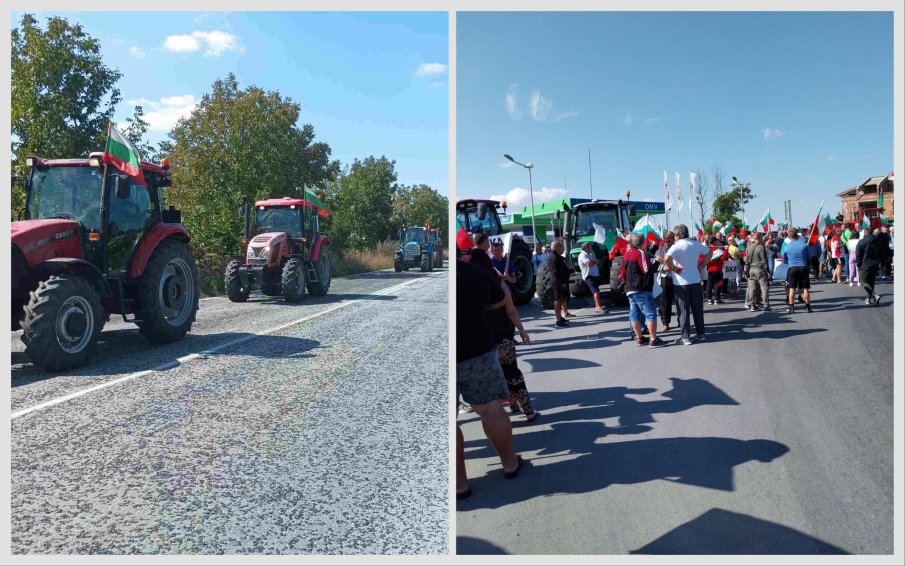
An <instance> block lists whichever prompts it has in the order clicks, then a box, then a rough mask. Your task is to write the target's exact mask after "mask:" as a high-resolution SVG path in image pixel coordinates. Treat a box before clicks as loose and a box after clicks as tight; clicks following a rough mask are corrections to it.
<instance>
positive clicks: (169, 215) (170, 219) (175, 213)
mask: <svg viewBox="0 0 905 566" xmlns="http://www.w3.org/2000/svg"><path fill="white" fill-rule="evenodd" d="M160 219H161V220H163V221H164V223H166V224H182V212H181V211H179V210H176V207H175V206H170V207H167V208H165V209H163V210H162V211H161V212H160Z"/></svg>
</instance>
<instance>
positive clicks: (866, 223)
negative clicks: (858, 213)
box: [861, 214, 870, 230]
mask: <svg viewBox="0 0 905 566" xmlns="http://www.w3.org/2000/svg"><path fill="white" fill-rule="evenodd" d="M861 227H862V228H867V229H868V230H870V220H868V219H867V215H866V214H865V215H864V216H862V217H861Z"/></svg>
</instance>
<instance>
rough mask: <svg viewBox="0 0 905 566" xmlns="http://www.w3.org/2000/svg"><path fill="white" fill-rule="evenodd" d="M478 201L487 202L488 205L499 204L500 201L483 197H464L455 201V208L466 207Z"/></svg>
mask: <svg viewBox="0 0 905 566" xmlns="http://www.w3.org/2000/svg"><path fill="white" fill-rule="evenodd" d="M479 202H483V203H487V204H489V205H490V206H497V205H499V204H500V201H498V200H490V199H485V198H466V199H462V200H460V201H459V202H457V203H456V208H468V207H470V206H474V205H476V204H478V203H479Z"/></svg>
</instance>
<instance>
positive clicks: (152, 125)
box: [127, 94, 198, 132]
mask: <svg viewBox="0 0 905 566" xmlns="http://www.w3.org/2000/svg"><path fill="white" fill-rule="evenodd" d="M127 103H128V104H129V105H131V106H141V107H142V109H143V110H144V112H145V114H144V120H145V122H147V123H148V130H150V131H152V132H168V131H170V130H171V129H172V128H173V126H175V125H176V122H177V121H178V120H179V119H180V118H183V117H185V116H188V115H189V114H191V113H192V110H194V109H195V106H197V105H198V100H197V99H196V98H195V95H193V94H183V95H179V96H165V97H163V98H161V99H160V100H149V99H147V98H139V99H136V100H129V101H127Z"/></svg>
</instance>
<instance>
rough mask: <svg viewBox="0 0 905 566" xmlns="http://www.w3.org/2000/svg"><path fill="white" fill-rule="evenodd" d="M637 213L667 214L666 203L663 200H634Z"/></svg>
mask: <svg viewBox="0 0 905 566" xmlns="http://www.w3.org/2000/svg"><path fill="white" fill-rule="evenodd" d="M632 204H633V205H635V214H638V215H641V214H665V213H666V204H665V203H662V202H647V201H637V200H636V201H632Z"/></svg>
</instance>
